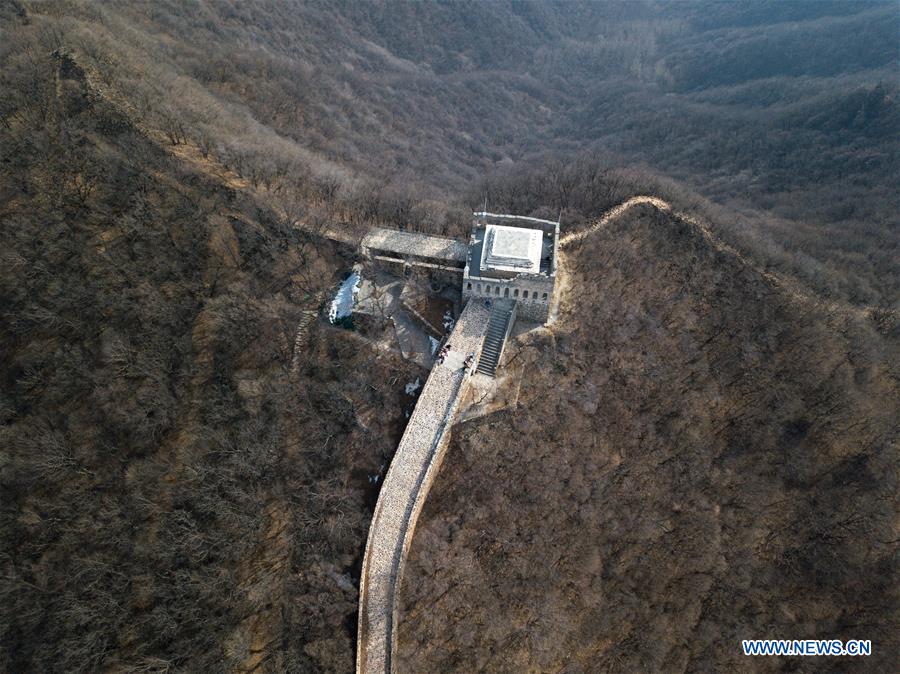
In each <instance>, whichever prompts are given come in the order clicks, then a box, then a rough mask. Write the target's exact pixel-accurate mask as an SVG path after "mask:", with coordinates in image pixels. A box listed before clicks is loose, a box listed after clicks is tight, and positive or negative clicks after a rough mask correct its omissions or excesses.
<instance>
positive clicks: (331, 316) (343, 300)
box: [328, 272, 360, 323]
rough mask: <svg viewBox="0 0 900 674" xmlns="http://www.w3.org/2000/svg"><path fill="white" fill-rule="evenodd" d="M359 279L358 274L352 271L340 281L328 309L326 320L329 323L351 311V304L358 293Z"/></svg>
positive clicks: (354, 301)
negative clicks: (339, 285)
mask: <svg viewBox="0 0 900 674" xmlns="http://www.w3.org/2000/svg"><path fill="white" fill-rule="evenodd" d="M359 281H360V278H359V274H358V273H357V272H353V273H352V274H350V276H348V277H347V278H346V279H344V281H343V283H341V287H340V288H338V291H337V294H336V295H335V296H334V299H333V300H332V301H331V307H330V308H329V310H328V320H329V321H330V322H331V323H334V322H335V321H339V320H340V319H342V318H347V316H349V315H350V314H352V313H353V305H354V304H355V303H356V295H357V293H359Z"/></svg>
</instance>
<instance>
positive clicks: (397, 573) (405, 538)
mask: <svg viewBox="0 0 900 674" xmlns="http://www.w3.org/2000/svg"><path fill="white" fill-rule="evenodd" d="M489 318H490V312H489V311H488V309H487V308H486V307H485V304H484V302H482V301H480V300H473V301H470V302H469V303H468V304H466V307H465V308H464V309H463V311H462V313H461V314H460V316H459V319H457V321H456V325H455V326H454V328H453V332H452V333H451V334H450V337H449V339H448V341H449V343H450V344H452V345H453V347H454V348H453V351H452V352H451V353H450V355H449V356H448V357H447V359H446V361H445V363H444V364H443V365H441V364H436V365H435V366H434V368H433V369H432V370H431V374H430V375H429V376H428V380H427V381H426V382H425V386H424V387H423V389H422V393H421V394H420V395H419V400H418V401H417V403H416V408H415V410H414V411H413V414H412V416H411V417H410V419H409V423H408V424H407V426H406V430H405V431H404V432H403V437H402V438H401V440H400V444H399V446H398V447H397V452H396V454H395V455H394V458H393V460H392V461H391V466H390V468H389V469H388V473H387V475H386V476H385V480H384V484H383V485H382V487H381V492H380V493H379V495H378V503H377V504H376V506H375V512H374V514H373V516H372V524H371V526H370V527H369V537H368V540H367V542H366V551H365V557H364V558H363V566H362V574H361V576H360V587H359V592H360V599H359V626H358V632H357V654H356V669H357V672H366V673H374V672H379V673H381V674H383V673H385V672H392V671H393V665H392V661H393V653H394V650H395V645H396V630H395V625H396V623H397V618H398V616H397V596H398V592H397V590H398V588H399V585H400V582H401V581H402V577H403V565H404V562H405V561H406V555H407V552H408V550H409V545H410V543H411V542H412V537H413V532H414V530H415V526H416V521H417V519H418V517H419V513H420V512H421V510H422V506H423V505H424V503H425V499H426V497H427V495H428V490H429V489H430V487H431V483H432V482H433V481H434V478H435V476H436V475H437V472H438V470H439V468H440V465H441V461H442V460H443V457H444V452H445V451H446V447H447V441H448V438H449V430H450V427H451V426H452V424H453V418H454V416H455V414H456V410H457V407H458V405H459V400H460V399H461V397H462V394H463V392H464V391H465V387H466V385H467V382H468V377H467V373H466V371H465V370H464V369H463V368H462V360H463V359H464V358H465V356H466V355H468V354H469V353H472V352H474V353H475V354H476V355H479V354H480V351H481V346H482V343H483V341H484V333H485V331H486V330H487V325H488V321H489Z"/></svg>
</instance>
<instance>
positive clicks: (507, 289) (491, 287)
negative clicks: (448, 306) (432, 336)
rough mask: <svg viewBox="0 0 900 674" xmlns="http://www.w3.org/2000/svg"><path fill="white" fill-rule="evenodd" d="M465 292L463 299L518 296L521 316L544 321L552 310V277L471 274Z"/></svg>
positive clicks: (517, 302)
mask: <svg viewBox="0 0 900 674" xmlns="http://www.w3.org/2000/svg"><path fill="white" fill-rule="evenodd" d="M462 295H463V300H464V301H465V300H468V299H470V298H480V297H484V298H491V299H512V300H516V304H517V306H518V310H517V312H518V314H519V315H520V316H522V317H524V318H526V319H528V320H531V321H538V322H540V323H543V322H545V321H546V320H547V318H548V317H549V314H550V302H551V300H552V299H553V279H552V278H547V277H546V276H537V275H535V276H530V275H525V274H520V275H519V276H516V277H514V278H511V279H498V278H486V277H469V278H468V279H466V280H465V281H463V288H462Z"/></svg>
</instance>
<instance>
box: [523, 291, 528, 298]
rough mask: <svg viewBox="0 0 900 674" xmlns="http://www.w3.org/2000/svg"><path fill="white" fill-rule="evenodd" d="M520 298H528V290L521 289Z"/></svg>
mask: <svg viewBox="0 0 900 674" xmlns="http://www.w3.org/2000/svg"><path fill="white" fill-rule="evenodd" d="M522 299H523V300H527V299H528V291H527V290H523V291H522Z"/></svg>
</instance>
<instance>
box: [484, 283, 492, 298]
mask: <svg viewBox="0 0 900 674" xmlns="http://www.w3.org/2000/svg"><path fill="white" fill-rule="evenodd" d="M484 294H485V295H490V294H491V287H490V286H489V285H487V284H485V286H484Z"/></svg>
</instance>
